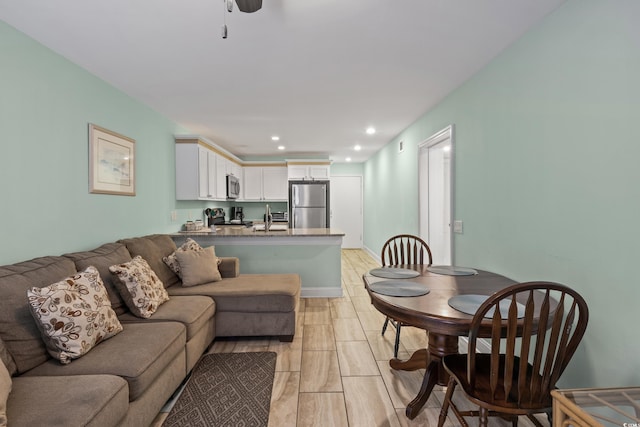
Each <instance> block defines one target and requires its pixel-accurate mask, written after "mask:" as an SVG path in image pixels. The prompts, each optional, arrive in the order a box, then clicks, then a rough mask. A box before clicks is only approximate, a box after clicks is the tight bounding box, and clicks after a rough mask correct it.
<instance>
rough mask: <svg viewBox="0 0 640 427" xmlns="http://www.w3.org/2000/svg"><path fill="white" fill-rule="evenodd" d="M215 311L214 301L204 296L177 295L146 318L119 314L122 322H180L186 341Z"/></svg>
mask: <svg viewBox="0 0 640 427" xmlns="http://www.w3.org/2000/svg"><path fill="white" fill-rule="evenodd" d="M215 312H216V305H215V302H214V301H213V300H212V299H211V298H209V297H206V296H179V297H171V299H170V300H169V301H167V302H165V303H164V304H162V305H161V306H160V307H158V310H157V311H156V312H155V313H153V315H152V316H151V317H150V318H148V319H144V320H143V319H140V318H139V317H136V316H134V315H133V314H131V313H125V314H123V315H121V316H120V321H121V322H122V323H127V322H167V321H174V322H180V323H182V324H183V325H184V327H185V328H187V341H190V340H191V338H192V337H193V336H194V335H195V334H196V333H197V332H198V331H199V330H200V329H202V327H203V326H204V325H205V324H206V323H207V322H211V318H212V317H213V316H214V314H215Z"/></svg>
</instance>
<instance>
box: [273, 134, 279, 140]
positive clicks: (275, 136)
mask: <svg viewBox="0 0 640 427" xmlns="http://www.w3.org/2000/svg"><path fill="white" fill-rule="evenodd" d="M271 140H272V141H280V137H279V136H278V135H273V136H272V137H271Z"/></svg>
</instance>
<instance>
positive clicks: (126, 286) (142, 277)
mask: <svg viewBox="0 0 640 427" xmlns="http://www.w3.org/2000/svg"><path fill="white" fill-rule="evenodd" d="M109 270H110V271H111V272H112V273H113V274H115V275H116V276H117V277H118V285H117V286H118V290H119V291H120V295H122V298H123V299H124V301H125V303H126V304H127V307H129V310H131V312H132V313H133V314H135V315H136V316H139V317H144V318H148V317H150V316H151V315H152V314H153V313H155V311H156V310H157V309H158V306H159V305H160V304H162V303H163V302H165V301H167V300H168V299H169V295H168V294H167V291H166V290H165V289H164V286H163V285H162V282H161V281H160V279H159V278H158V276H157V275H156V273H155V272H154V271H153V270H152V269H151V267H149V264H148V263H147V261H146V260H144V259H143V258H142V257H141V256H140V255H138V256H136V257H134V258H133V259H132V260H131V261H129V262H126V263H124V264H117V265H112V266H111V267H109Z"/></svg>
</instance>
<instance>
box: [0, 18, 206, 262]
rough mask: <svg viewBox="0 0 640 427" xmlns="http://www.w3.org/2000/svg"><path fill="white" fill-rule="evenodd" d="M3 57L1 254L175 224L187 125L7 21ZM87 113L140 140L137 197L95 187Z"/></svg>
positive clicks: (53, 249) (0, 32)
mask: <svg viewBox="0 0 640 427" xmlns="http://www.w3.org/2000/svg"><path fill="white" fill-rule="evenodd" d="M0 58H1V59H0V62H1V66H0V129H1V130H2V132H1V134H0V141H1V142H0V144H1V147H2V155H1V156H0V159H1V160H0V186H1V187H0V188H1V189H2V192H1V199H2V208H1V209H0V236H2V245H0V264H8V263H12V262H16V261H21V260H25V259H29V258H33V257H36V256H41V255H56V254H60V253H63V252H68V251H78V250H83V249H91V248H94V247H96V246H97V245H99V244H102V243H105V242H109V241H113V240H115V239H118V238H122V237H131V236H138V235H143V234H146V233H152V232H167V231H175V230H177V227H178V225H179V222H176V223H171V215H170V212H171V210H174V209H176V201H175V190H174V188H175V165H174V162H175V160H174V157H175V155H174V141H173V135H174V134H175V133H185V132H186V131H187V130H186V129H181V128H180V127H179V126H178V125H176V124H175V123H173V122H171V121H169V120H167V119H166V118H164V117H162V116H160V115H159V114H158V113H156V112H154V111H152V110H151V109H149V108H148V107H146V106H144V105H142V104H141V103H139V102H137V101H136V100H134V99H132V98H130V97H128V96H126V95H124V94H123V93H122V92H120V91H118V90H116V89H114V88H113V87H112V86H109V85H108V84H106V83H105V82H104V81H102V80H100V79H98V78H97V77H95V76H93V75H91V74H89V73H88V72H86V71H85V70H83V69H81V68H80V67H78V66H76V65H74V64H72V63H70V62H69V61H67V60H66V59H64V58H63V57H61V56H60V55H57V54H55V53H54V52H52V51H51V50H49V49H47V48H45V47H43V46H42V45H40V44H39V43H37V42H35V41H34V40H32V39H30V38H28V37H27V36H25V35H24V34H22V33H20V32H18V31H16V30H15V29H13V28H12V27H10V26H8V25H7V24H5V23H4V22H2V21H0ZM89 123H94V124H97V125H99V126H102V127H105V128H107V129H110V130H112V131H115V132H118V133H120V134H123V135H126V136H128V137H130V138H133V139H135V140H136V156H137V160H136V193H137V194H136V196H135V197H127V196H113V195H99V194H89V186H88V124H89ZM201 209H202V208H199V211H200V212H201V211H202V210H201ZM179 219H180V220H181V222H184V219H183V218H179Z"/></svg>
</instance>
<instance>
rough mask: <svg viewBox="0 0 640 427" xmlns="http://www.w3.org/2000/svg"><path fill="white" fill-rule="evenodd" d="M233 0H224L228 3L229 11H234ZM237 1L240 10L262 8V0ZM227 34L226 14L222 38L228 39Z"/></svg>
mask: <svg viewBox="0 0 640 427" xmlns="http://www.w3.org/2000/svg"><path fill="white" fill-rule="evenodd" d="M233 1H234V0H224V2H225V3H226V5H227V12H232V11H233ZM235 2H236V4H237V5H238V9H240V12H245V13H253V12H255V11H257V10H260V9H261V8H262V0H235ZM227 35H228V33H227V19H226V15H225V20H224V24H223V25H222V38H223V39H226V38H227Z"/></svg>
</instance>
